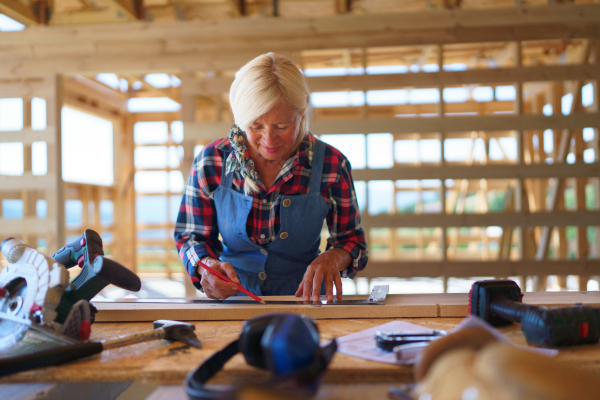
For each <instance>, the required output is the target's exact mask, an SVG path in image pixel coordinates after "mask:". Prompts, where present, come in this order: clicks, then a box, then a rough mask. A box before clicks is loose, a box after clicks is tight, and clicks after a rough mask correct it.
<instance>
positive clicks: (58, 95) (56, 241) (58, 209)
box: [46, 75, 66, 254]
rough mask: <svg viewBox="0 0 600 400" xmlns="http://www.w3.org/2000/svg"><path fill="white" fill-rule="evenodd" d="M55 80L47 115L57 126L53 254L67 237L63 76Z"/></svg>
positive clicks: (52, 150)
mask: <svg viewBox="0 0 600 400" xmlns="http://www.w3.org/2000/svg"><path fill="white" fill-rule="evenodd" d="M50 79H54V80H55V86H54V91H53V95H52V96H51V97H49V98H48V99H47V100H46V115H47V119H48V123H47V125H48V126H52V127H54V128H55V132H56V133H55V138H54V144H52V145H48V172H49V173H52V172H53V173H54V176H55V182H54V184H55V185H54V187H53V188H51V189H48V190H47V191H46V201H47V204H48V217H47V218H49V219H51V220H53V223H54V226H55V230H54V232H55V233H54V235H52V236H51V237H49V238H48V245H47V247H48V253H50V254H52V253H54V252H55V251H57V250H58V249H59V248H60V247H62V246H64V244H65V241H66V237H65V197H64V183H63V179H62V146H61V137H62V132H61V131H62V126H61V125H62V116H61V114H62V105H63V77H62V76H61V75H55V76H52V77H51V78H50Z"/></svg>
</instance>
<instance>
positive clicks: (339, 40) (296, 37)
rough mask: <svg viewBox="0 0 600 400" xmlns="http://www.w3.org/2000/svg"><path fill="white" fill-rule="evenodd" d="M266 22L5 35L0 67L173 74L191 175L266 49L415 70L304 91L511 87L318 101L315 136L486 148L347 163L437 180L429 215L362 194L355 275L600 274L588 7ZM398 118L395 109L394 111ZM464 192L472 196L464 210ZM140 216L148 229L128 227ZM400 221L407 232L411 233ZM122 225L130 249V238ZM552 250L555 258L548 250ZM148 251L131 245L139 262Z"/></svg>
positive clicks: (592, 9)
mask: <svg viewBox="0 0 600 400" xmlns="http://www.w3.org/2000/svg"><path fill="white" fill-rule="evenodd" d="M269 22H270V23H269V24H261V25H260V26H255V25H253V21H251V20H244V19H242V20H239V21H236V24H234V25H232V24H231V23H230V22H229V21H214V22H213V23H211V24H210V26H209V25H206V24H197V23H191V22H190V23H188V22H177V23H164V24H131V25H129V24H124V25H110V26H89V27H78V28H77V29H73V28H54V29H52V30H51V31H49V30H47V29H43V28H41V29H37V28H36V29H29V30H27V31H24V32H15V33H8V34H6V33H5V34H3V36H4V37H5V40H4V41H3V43H2V44H1V45H0V60H1V61H2V63H1V64H0V79H4V80H6V81H10V80H15V79H22V78H23V77H25V76H38V75H40V74H42V73H48V71H53V72H55V73H56V74H59V75H64V76H65V77H69V78H71V77H77V76H84V77H87V78H90V77H93V76H95V74H96V73H99V72H115V73H118V74H121V75H123V76H125V75H127V74H129V75H133V76H138V77H141V76H143V75H144V74H146V73H152V72H167V73H175V74H177V75H178V76H179V77H180V78H181V80H182V86H181V88H180V93H179V97H178V98H177V99H178V100H179V101H180V103H181V104H182V111H181V119H182V121H183V123H184V132H185V136H184V144H183V147H184V156H183V159H182V162H181V169H182V171H183V173H184V174H186V175H187V171H189V168H190V166H191V163H192V161H193V147H194V145H196V144H203V143H204V144H205V143H207V142H210V141H212V140H215V139H217V138H220V137H222V136H224V135H225V134H226V133H227V132H228V130H229V126H230V123H231V115H230V114H229V112H228V104H227V96H226V93H227V91H228V90H229V86H230V84H231V82H232V80H233V73H234V72H235V71H236V70H237V69H238V68H239V67H240V66H242V65H243V64H244V63H245V62H247V61H248V60H250V59H251V58H253V57H255V56H256V55H258V54H261V53H265V52H267V51H276V52H280V53H283V54H286V55H288V56H289V57H291V58H292V59H293V60H294V61H295V62H296V63H297V64H298V65H299V66H300V67H301V68H302V69H305V68H323V67H340V66H341V67H344V68H358V67H363V68H364V67H367V66H376V65H390V64H404V65H411V66H412V65H416V66H417V68H416V71H418V72H414V73H402V74H400V73H398V74H386V75H369V74H362V75H346V76H335V77H333V76H329V77H311V78H308V81H309V86H310V88H311V90H312V91H313V92H326V91H340V90H347V91H362V92H363V93H365V92H367V91H369V90H385V89H418V88H437V89H439V90H443V89H445V88H453V87H465V86H468V87H475V86H480V85H486V86H490V87H496V86H498V85H504V86H507V85H512V86H513V87H514V88H515V92H516V98H515V99H514V100H510V101H498V100H494V101H489V102H479V103H478V102H474V101H467V102H464V103H461V104H458V103H447V102H445V101H444V100H443V97H441V101H439V102H438V103H437V104H401V105H393V106H367V105H365V106H361V107H342V108H329V109H318V110H316V112H315V118H314V121H313V123H312V125H311V129H312V131H313V132H314V133H315V134H318V135H326V134H331V135H335V134H347V133H359V134H363V135H368V134H371V133H380V132H388V133H390V134H392V135H393V138H394V140H395V141H397V140H406V139H414V140H423V139H436V140H438V141H439V143H440V146H441V152H442V154H444V145H445V141H446V140H447V139H453V138H467V139H471V140H483V141H484V142H485V144H486V145H485V147H486V149H487V151H486V152H485V154H486V155H485V158H484V160H473V159H472V157H468V158H467V160H466V161H461V162H454V161H450V160H446V159H445V158H444V157H442V158H441V160H439V161H436V162H435V163H417V164H415V165H406V164H405V163H396V164H395V165H394V166H393V167H391V168H388V169H368V168H366V169H362V170H360V169H357V170H355V171H354V179H355V181H362V182H369V181H377V180H387V181H393V182H396V181H403V180H404V181H405V180H417V181H419V183H417V185H416V187H411V188H409V189H406V188H403V187H396V188H395V189H394V196H396V195H400V196H401V195H402V193H403V192H408V191H410V192H416V193H417V198H419V199H422V194H423V192H426V191H432V190H433V191H437V192H438V197H439V199H440V200H439V203H440V210H439V212H437V213H427V212H425V211H426V210H424V208H423V207H424V204H423V201H422V200H419V201H418V202H417V204H416V205H415V209H414V210H413V212H408V213H407V212H401V211H402V210H397V209H395V208H394V207H395V204H396V203H395V201H393V202H392V203H393V204H394V205H393V206H392V209H391V210H390V212H389V213H386V214H382V215H373V213H372V212H370V210H369V204H366V209H365V212H364V213H363V215H364V218H363V224H364V226H365V228H366V229H367V231H368V235H369V242H370V245H371V248H372V252H371V255H372V257H371V260H372V261H371V262H370V265H369V268H368V269H367V270H366V271H365V272H364V273H363V274H362V276H366V277H370V278H372V277H378V276H397V277H410V276H446V277H448V276H482V275H483V276H509V275H510V276H514V275H521V276H525V275H542V276H543V275H567V274H569V275H580V276H583V277H584V279H583V280H582V281H585V277H586V276H591V275H597V274H599V273H600V262H599V261H598V257H599V255H598V249H599V248H600V246H599V245H598V240H599V239H598V238H599V237H600V235H598V233H599V232H598V226H600V213H599V211H598V210H599V207H598V206H599V205H598V198H599V196H598V191H599V189H598V176H599V175H600V168H599V162H598V127H599V126H600V121H599V114H598V91H597V88H598V84H597V81H598V79H599V78H600V69H599V68H598V65H597V64H598V56H597V55H598V39H600V32H599V28H598V26H599V23H600V7H599V6H598V5H563V6H555V7H540V8H535V9H534V8H527V7H519V8H507V9H499V10H493V9H491V10H453V11H447V10H440V11H431V12H421V13H414V14H406V13H405V14H394V13H390V14H386V15H363V16H356V15H345V16H333V17H324V18H317V19H309V18H305V19H272V20H270V21H269ZM124 38H126V39H124ZM536 41H537V42H540V41H558V42H561V41H564V45H565V46H564V47H565V48H564V49H563V51H561V52H558V53H557V54H546V55H544V57H545V58H544V57H541V56H539V55H537V54H534V53H535V52H536V51H537V50H536V49H537V48H539V46H538V47H536V45H535V44H534V45H532V44H531V43H532V42H536ZM559 47H560V46H559ZM478 52H479V53H478ZM394 54H396V58H394V57H395V56H394ZM540 57H541V58H540ZM490 59H491V60H492V61H493V63H492V62H490V61H489V60H490ZM536 60H538V61H536ZM545 60H550V62H546V61H545ZM455 62H463V63H465V64H467V65H469V67H468V68H467V70H466V71H450V70H445V69H444V68H443V66H444V65H448V64H451V63H455ZM426 64H437V66H438V70H439V72H423V70H422V67H423V66H424V65H426ZM65 79H66V78H65ZM590 83H591V84H593V85H594V96H595V99H594V102H593V104H592V105H591V106H588V107H585V108H584V107H583V106H582V105H581V87H582V86H583V85H587V84H590ZM566 93H572V96H573V102H572V104H573V106H572V107H571V110H570V112H568V113H565V114H566V115H563V113H561V112H559V110H560V109H561V107H560V102H561V99H562V96H564V94H566ZM105 95H106V97H111V96H112V95H108V94H105ZM156 95H157V96H158V95H164V93H162V94H159V93H156ZM103 96H104V95H103ZM546 104H551V105H552V107H553V113H552V115H544V114H543V112H542V111H543V110H542V109H543V107H544V106H545V105H546ZM465 113H468V114H469V115H465ZM399 114H401V115H402V116H403V117H401V118H399V117H396V116H397V115H399ZM460 114H462V115H460ZM503 114H505V115H503ZM409 115H412V116H409ZM145 118H151V119H152V118H154V119H155V120H156V118H159V120H169V121H171V120H172V117H167V118H166V119H164V118H163V117H156V116H154V117H145ZM160 118H163V119H160ZM177 118H178V117H177ZM125 119H126V121H125V123H124V124H125V125H124V127H125V128H124V132H126V134H125V136H130V134H131V132H132V130H133V126H134V124H135V123H136V121H138V120H139V119H138V117H134V116H126V117H125ZM590 127H591V128H593V129H594V130H595V131H594V138H593V140H592V141H591V142H585V141H583V140H582V133H581V132H582V129H584V128H590ZM547 129H550V130H552V132H553V140H554V148H553V151H552V154H550V155H548V154H546V153H545V152H544V151H543V149H542V150H540V143H541V140H542V137H543V132H544V131H545V130H547ZM503 137H510V138H515V139H516V141H517V143H518V145H517V157H516V159H515V160H511V159H509V157H504V159H502V160H499V161H495V160H492V159H490V158H489V146H490V143H491V142H493V141H494V140H495V139H496V138H503ZM571 139H574V142H573V144H572V140H571ZM536 143H537V144H536ZM123 145H126V146H129V147H124V148H127V149H128V150H127V154H129V155H128V157H132V155H131V154H132V152H133V146H134V144H133V142H132V141H130V142H128V144H126V143H125V142H123ZM587 148H594V149H595V154H596V159H595V160H594V163H592V164H589V163H584V162H582V161H583V158H582V157H583V151H585V150H586V149H587ZM569 153H572V154H574V156H575V163H573V164H571V163H565V161H566V158H567V156H568V154H569ZM547 157H550V158H552V159H553V163H552V164H548V163H546V162H545V158H547ZM128 162H129V166H128V167H127V168H121V172H122V173H123V174H124V175H123V176H122V178H123V179H122V180H121V182H120V183H119V184H120V185H121V186H120V188H119V192H120V195H121V196H122V197H123V196H125V197H127V196H129V197H127V198H128V200H127V201H126V204H128V207H132V197H131V196H133V190H132V189H131V187H132V180H133V174H134V173H135V171H134V170H133V169H132V168H133V167H132V160H129V161H128ZM429 179H433V180H438V181H439V185H438V186H436V187H435V188H433V189H432V188H427V187H423V186H422V180H429ZM446 180H453V181H454V186H452V187H445V184H446ZM589 185H592V188H593V192H594V193H595V196H594V201H595V202H596V203H595V204H594V205H593V206H592V207H586V206H585V204H584V201H583V199H584V195H583V193H584V191H585V190H586V189H585V188H586V186H589ZM565 190H567V191H569V190H574V191H575V193H576V194H578V195H576V196H575V199H576V207H575V208H574V209H569V210H566V209H565V204H563V203H564V202H563V201H562V199H563V198H564V193H565ZM490 191H501V192H503V193H504V197H505V201H504V203H503V211H504V212H502V213H499V212H490V209H489V207H490V205H489V204H487V203H488V201H487V192H490ZM473 193H475V194H474V196H475V197H476V199H477V200H476V205H475V208H474V209H472V208H471V206H472V204H471V203H472V202H473V198H472V197H473ZM114 195H115V194H113V196H114ZM117 195H118V194H117ZM169 195H173V194H169ZM131 215H132V213H131V212H129V213H128V217H129V222H128V223H127V224H128V225H126V226H127V228H126V230H127V231H128V232H131V230H132V229H133V230H135V229H136V228H135V222H134V221H131V218H132V217H131ZM119 223H121V222H119ZM132 226H133V228H132ZM489 226H500V227H502V228H503V233H502V236H501V237H499V238H494V239H492V238H490V237H488V236H487V235H486V234H485V230H484V228H485V227H489ZM554 227H556V228H557V229H553V228H554ZM567 227H576V228H575V231H576V232H577V233H576V237H575V239H569V240H567V238H566V235H567V230H568V231H569V232H571V228H568V229H567ZM589 227H595V228H594V229H595V232H596V236H595V237H596V239H595V243H591V244H588V239H587V238H586V235H587V233H588V232H589ZM143 228H147V227H141V226H137V229H143ZM169 228H170V227H169ZM411 228H414V229H413V230H407V229H411ZM128 237H129V239H127V240H129V242H128V244H129V246H128V247H127V249H128V250H130V249H131V248H133V247H135V245H136V239H135V237H132V236H131V235H129V236H128ZM492 241H494V242H499V243H498V247H497V248H492V247H490V246H489V245H490V242H492ZM573 243H574V246H575V248H576V251H575V252H574V254H575V255H576V258H575V259H567V257H566V256H567V255H569V254H571V253H573V252H572V251H571V252H570V251H569V250H568V249H567V247H568V246H569V245H571V246H573ZM162 245H163V244H161V246H162ZM164 245H165V246H166V245H167V243H166V242H165V243H164ZM165 251H167V252H168V250H165ZM549 251H551V254H552V258H553V259H552V260H547V258H548V254H549ZM144 257H145V256H143V257H141V258H140V257H138V261H140V260H141V259H142V258H144ZM160 257H161V259H162V260H163V261H165V262H166V265H167V266H168V268H170V266H171V264H170V263H171V262H175V259H174V258H173V257H172V256H171V255H161V256H160ZM541 261H544V262H543V263H542V262H541ZM167 272H168V270H167Z"/></svg>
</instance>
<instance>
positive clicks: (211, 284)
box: [196, 257, 240, 299]
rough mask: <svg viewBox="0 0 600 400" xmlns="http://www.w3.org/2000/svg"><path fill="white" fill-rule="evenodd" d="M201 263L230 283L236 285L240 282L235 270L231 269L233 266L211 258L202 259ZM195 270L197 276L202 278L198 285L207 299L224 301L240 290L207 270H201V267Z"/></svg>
mask: <svg viewBox="0 0 600 400" xmlns="http://www.w3.org/2000/svg"><path fill="white" fill-rule="evenodd" d="M201 261H202V263H204V264H206V266H208V267H211V268H212V269H214V270H215V271H217V272H219V273H221V274H222V275H225V276H226V277H228V278H229V279H231V280H232V281H234V282H238V283H239V282H240V280H239V279H238V277H237V274H236V272H235V270H234V269H233V266H232V265H231V264H230V263H226V262H221V261H219V260H215V259H214V258H211V257H204V258H203V259H202V260H201ZM196 268H197V270H198V275H200V276H201V277H202V279H201V280H200V284H201V285H202V289H204V293H206V296H207V297H208V298H210V299H226V298H228V297H231V296H234V295H236V294H238V293H239V292H240V289H239V288H238V287H237V285H234V284H233V283H230V282H227V281H224V280H223V279H221V278H219V277H218V276H216V275H214V274H213V273H211V272H210V271H209V270H207V269H204V268H202V266H201V265H198V266H197V267H196Z"/></svg>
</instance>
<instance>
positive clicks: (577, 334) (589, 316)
mask: <svg viewBox="0 0 600 400" xmlns="http://www.w3.org/2000/svg"><path fill="white" fill-rule="evenodd" d="M522 299H523V294H522V293H521V289H520V288H519V285H517V284H516V282H514V281H509V280H501V279H492V280H485V281H478V282H475V283H474V284H473V287H472V288H471V292H470V293H469V314H471V315H476V316H478V317H480V318H481V319H483V320H484V321H486V322H488V323H490V324H492V325H496V326H497V325H506V324H510V323H511V322H520V323H521V330H522V331H523V333H524V334H525V338H526V339H527V343H529V344H532V345H537V346H543V347H562V346H573V345H579V344H592V343H598V340H599V339H600V309H598V308H594V307H590V306H585V305H581V304H579V305H574V306H572V307H560V308H547V307H541V306H531V305H526V304H523V303H522Z"/></svg>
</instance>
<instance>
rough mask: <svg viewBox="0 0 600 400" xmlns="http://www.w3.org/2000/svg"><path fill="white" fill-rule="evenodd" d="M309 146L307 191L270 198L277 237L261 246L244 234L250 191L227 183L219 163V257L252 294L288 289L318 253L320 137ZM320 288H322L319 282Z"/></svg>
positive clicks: (323, 210)
mask: <svg viewBox="0 0 600 400" xmlns="http://www.w3.org/2000/svg"><path fill="white" fill-rule="evenodd" d="M314 147H315V148H314V154H313V159H312V168H311V173H310V183H309V190H308V193H307V194H303V195H298V196H280V199H279V201H278V202H277V201H276V202H275V203H274V207H281V210H280V216H281V218H280V222H281V228H280V231H279V233H278V235H277V238H276V239H275V240H273V241H272V242H271V243H269V244H268V245H266V246H265V247H262V246H260V245H258V244H256V243H254V242H253V241H251V240H250V238H248V235H247V234H246V221H247V220H248V214H249V213H250V210H251V208H252V197H250V196H246V195H244V194H243V193H239V192H236V191H235V190H233V189H231V184H232V179H233V172H231V173H229V174H226V172H225V168H224V167H223V176H222V179H221V184H220V185H219V187H218V188H217V190H216V191H215V195H214V199H215V206H216V208H217V222H218V224H219V231H220V233H221V237H222V238H223V254H222V255H221V261H224V262H228V263H231V265H233V268H234V269H235V271H236V272H237V274H238V278H239V279H240V282H241V284H242V285H243V286H244V288H246V289H247V290H249V291H250V292H252V293H254V294H256V295H257V296H282V295H294V294H295V293H296V290H298V286H299V285H300V282H302V277H303V276H304V272H305V271H306V268H307V267H308V266H309V265H310V263H311V262H312V261H313V260H314V259H315V258H316V257H317V256H318V255H319V244H320V242H321V229H322V227H323V221H324V220H325V217H326V216H327V213H328V212H329V207H328V205H327V203H326V202H325V200H324V199H323V196H321V190H320V189H321V174H322V171H323V159H324V155H325V143H323V142H321V141H320V140H317V141H316V143H315V146H314ZM321 293H322V294H325V285H323V286H322V287H321Z"/></svg>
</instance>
